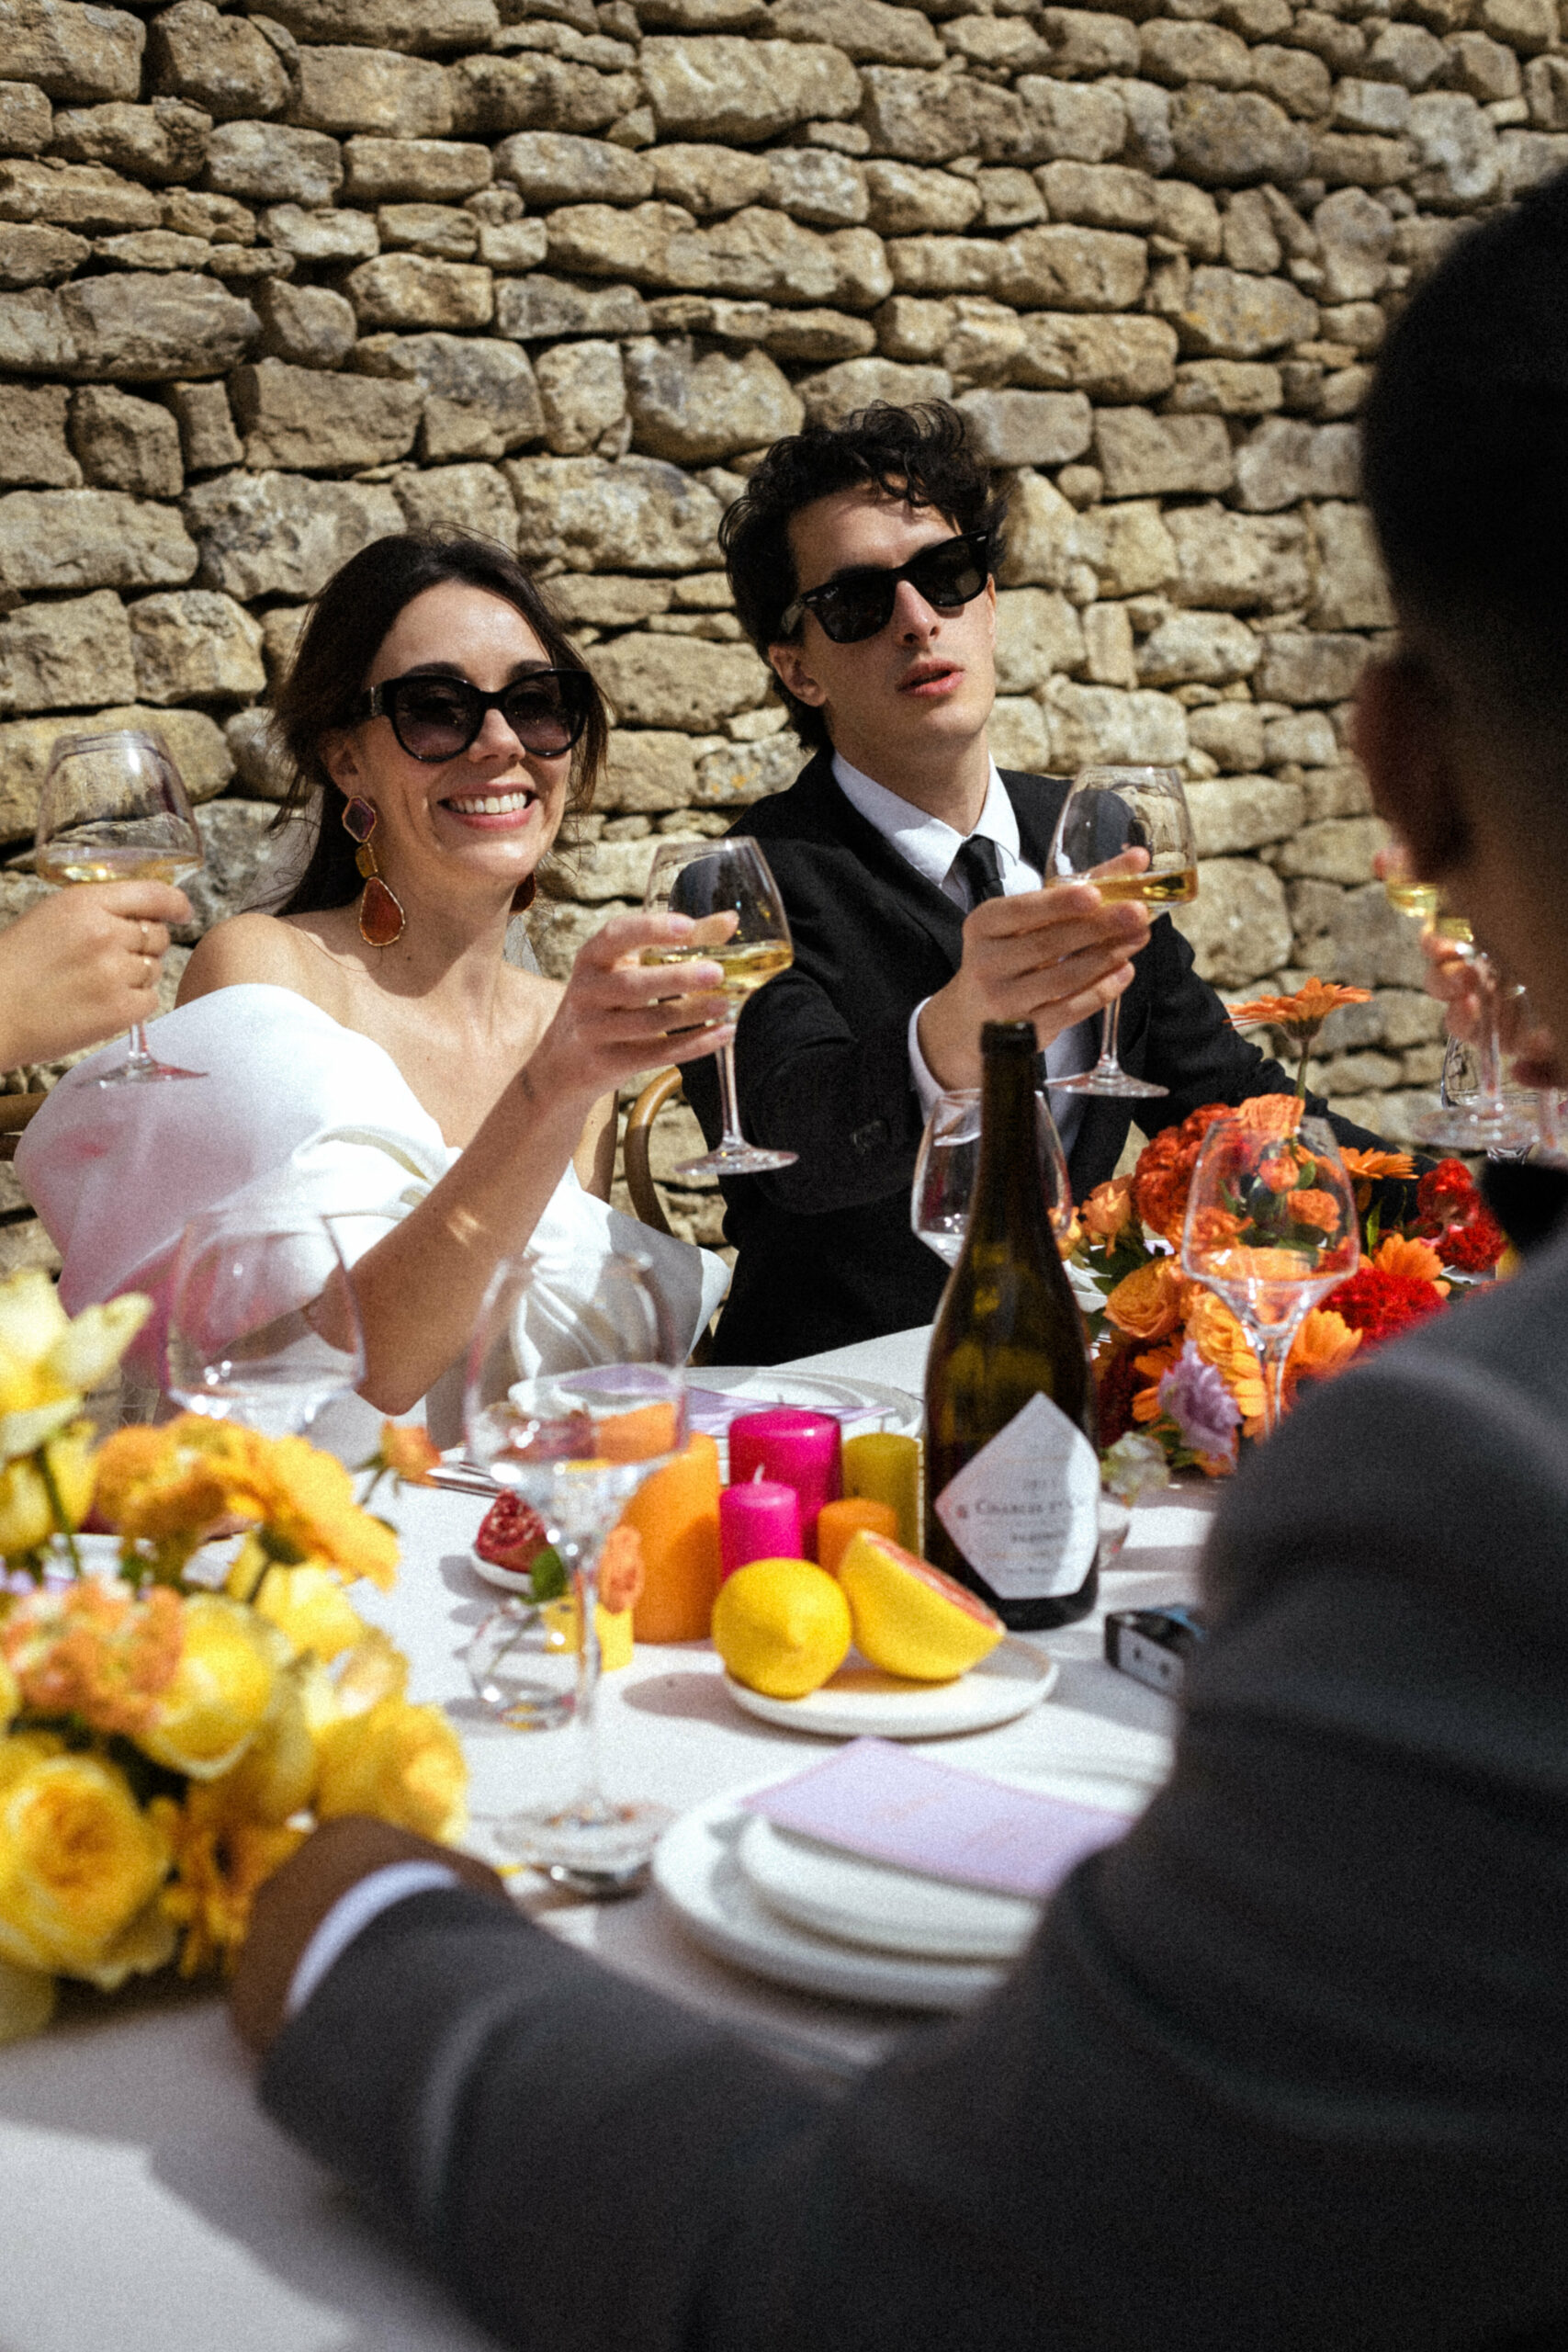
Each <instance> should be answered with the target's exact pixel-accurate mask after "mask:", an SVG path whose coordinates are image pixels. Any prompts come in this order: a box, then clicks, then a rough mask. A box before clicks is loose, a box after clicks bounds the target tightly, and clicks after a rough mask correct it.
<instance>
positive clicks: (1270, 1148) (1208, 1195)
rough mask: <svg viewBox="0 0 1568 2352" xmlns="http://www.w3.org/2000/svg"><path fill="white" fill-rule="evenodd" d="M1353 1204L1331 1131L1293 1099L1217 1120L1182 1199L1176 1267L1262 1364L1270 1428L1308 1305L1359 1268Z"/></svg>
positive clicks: (1263, 1099)
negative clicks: (1238, 1330)
mask: <svg viewBox="0 0 1568 2352" xmlns="http://www.w3.org/2000/svg"><path fill="white" fill-rule="evenodd" d="M1360 1254H1361V1248H1360V1227H1359V1222H1358V1219H1357V1216H1356V1198H1355V1193H1354V1191H1353V1189H1352V1187H1351V1184H1350V1180H1349V1178H1348V1175H1347V1174H1346V1172H1345V1164H1344V1162H1343V1160H1342V1159H1340V1157H1339V1148H1338V1146H1337V1144H1336V1142H1335V1140H1334V1131H1333V1129H1332V1128H1331V1127H1330V1126H1329V1125H1328V1124H1327V1122H1326V1121H1325V1120H1322V1119H1307V1118H1303V1117H1302V1116H1301V1105H1300V1103H1298V1102H1297V1101H1296V1100H1295V1098H1294V1097H1293V1096H1285V1095H1260V1096H1259V1097H1258V1104H1257V1107H1256V1108H1255V1107H1253V1106H1250V1105H1244V1106H1243V1108H1242V1110H1241V1112H1240V1113H1238V1114H1236V1115H1235V1116H1234V1117H1230V1118H1224V1119H1216V1120H1215V1121H1214V1124H1213V1126H1212V1127H1211V1128H1210V1129H1209V1131H1208V1133H1207V1134H1206V1135H1205V1136H1204V1137H1203V1143H1202V1148H1201V1150H1200V1152H1199V1154H1198V1160H1197V1165H1196V1166H1195V1167H1194V1169H1193V1170H1192V1183H1191V1189H1190V1192H1189V1193H1188V1195H1187V1224H1186V1228H1185V1230H1184V1232H1183V1234H1182V1238H1181V1266H1182V1271H1183V1272H1184V1273H1186V1274H1189V1275H1190V1277H1191V1278H1192V1280H1193V1281H1194V1282H1200V1283H1203V1284H1204V1285H1205V1287H1206V1288H1207V1289H1209V1290H1212V1291H1213V1292H1214V1293H1215V1295H1217V1296H1218V1297H1220V1298H1223V1299H1224V1303H1225V1305H1226V1306H1228V1307H1229V1308H1230V1310H1231V1312H1232V1314H1233V1315H1235V1317H1236V1319H1237V1320H1238V1322H1240V1323H1241V1324H1242V1325H1243V1326H1244V1327H1245V1329H1246V1330H1247V1337H1248V1338H1249V1339H1250V1340H1251V1341H1252V1344H1253V1348H1254V1350H1255V1351H1256V1352H1257V1355H1258V1362H1259V1363H1260V1364H1261V1365H1262V1367H1263V1397H1264V1404H1263V1423H1264V1429H1265V1430H1266V1431H1270V1430H1274V1429H1276V1428H1277V1427H1278V1426H1279V1421H1280V1413H1281V1411H1282V1409H1283V1403H1284V1379H1285V1360H1286V1358H1287V1357H1288V1356H1289V1354H1290V1352H1291V1342H1292V1340H1293V1339H1294V1338H1295V1335H1296V1329H1297V1327H1298V1326H1299V1324H1300V1323H1301V1321H1302V1318H1303V1316H1304V1315H1305V1314H1306V1312H1307V1309H1308V1308H1309V1307H1310V1306H1315V1305H1316V1304H1317V1301H1318V1300H1319V1299H1320V1298H1322V1297H1324V1296H1325V1294H1326V1293H1327V1292H1329V1291H1331V1290H1332V1289H1333V1288H1334V1286H1335V1284H1336V1283H1342V1282H1343V1281H1344V1280H1345V1278H1346V1276H1347V1275H1348V1274H1353V1273H1354V1272H1355V1271H1356V1267H1357V1265H1358V1263H1359V1260H1360Z"/></svg>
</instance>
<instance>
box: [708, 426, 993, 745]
mask: <svg viewBox="0 0 1568 2352" xmlns="http://www.w3.org/2000/svg"><path fill="white" fill-rule="evenodd" d="M863 484H870V485H872V486H873V487H874V488H875V489H877V490H880V491H884V492H886V494H887V496H888V497H889V498H899V499H903V500H905V501H906V502H907V503H908V504H909V505H911V506H931V507H934V508H935V509H936V511H937V513H938V514H939V515H946V517H947V518H948V520H949V521H950V522H951V523H953V525H954V526H955V527H956V528H957V529H958V530H960V531H963V532H972V531H989V532H990V533H991V534H992V536H993V538H994V539H995V540H996V542H997V545H996V548H995V550H994V555H993V562H995V560H998V558H999V556H1000V552H1001V549H1000V535H1001V526H1002V522H1003V519H1004V517H1005V515H1006V514H1007V492H1006V491H1005V490H998V489H996V488H994V487H993V485H992V481H991V477H990V475H989V473H988V472H987V469H986V468H985V467H984V466H983V465H982V464H981V463H980V460H979V459H978V458H976V455H975V453H974V451H973V449H971V447H970V446H969V441H968V436H967V434H966V432H965V430H964V419H963V418H962V417H961V416H960V415H959V413H958V412H957V410H956V409H953V408H949V407H948V406H947V404H946V402H945V401H929V402H926V403H924V404H922V405H921V406H920V407H919V408H895V407H894V406H893V405H892V403H891V402H890V401H874V402H873V404H872V405H871V407H870V408H866V409H862V410H860V411H859V413H857V414H856V415H854V416H852V417H849V418H847V419H846V421H845V422H844V423H843V424H831V425H829V424H813V425H808V426H807V429H806V431H805V432H804V433H795V434H792V435H791V436H790V437H789V439H788V440H786V441H775V442H774V444H773V447H772V448H771V449H770V450H769V451H768V454H767V456H766V457H765V458H763V459H762V462H761V465H760V466H759V467H758V468H757V469H756V471H755V473H754V474H753V475H752V476H751V478H750V481H749V482H748V483H747V485H746V490H745V494H744V495H743V496H742V497H740V498H738V499H737V500H736V502H735V504H734V505H733V506H732V507H731V508H730V509H729V512H728V514H727V515H726V516H725V518H724V520H723V522H722V523H721V524H720V526H719V533H718V537H719V544H720V546H721V547H722V548H723V549H724V558H725V562H726V563H727V565H728V569H729V584H730V587H731V589H732V591H733V592H734V596H735V610H736V613H737V615H738V616H739V621H740V626H741V628H743V629H744V630H745V631H746V634H747V636H748V637H749V638H750V640H751V642H752V644H753V645H754V646H755V647H756V649H757V650H758V652H759V653H760V654H761V656H762V659H763V661H764V662H765V661H766V660H767V658H768V648H769V646H770V645H776V644H777V643H778V642H779V621H780V618H781V617H782V616H783V614H784V610H785V608H786V607H787V606H788V605H791V604H792V603H793V602H794V600H795V590H796V587H797V585H798V582H797V581H796V578H795V550H794V548H792V547H791V545H790V540H789V526H790V520H791V517H792V516H794V515H798V514H799V513H800V511H801V509H802V507H804V506H810V505H813V504H814V503H816V501H817V500H818V499H819V498H830V497H831V496H832V495H833V493H834V492H835V491H840V490H855V489H858V488H860V487H861V486H862V485H863ZM773 683H774V689H775V691H776V692H777V694H778V695H780V696H781V698H782V699H783V701H784V706H785V707H786V708H787V710H788V712H789V716H790V724H791V725H792V726H793V727H794V729H795V733H796V734H797V735H798V736H799V738H800V740H801V741H802V742H803V743H805V744H806V745H807V746H808V748H810V749H811V750H813V751H815V750H818V749H820V748H822V747H824V746H825V745H826V744H827V742H828V741H829V736H828V729H827V724H826V722H825V720H824V718H823V717H822V713H821V712H820V711H819V710H814V709H813V708H812V707H811V706H810V704H809V703H804V702H798V701H796V699H795V695H792V694H791V693H790V691H789V689H788V687H787V686H785V685H784V682H783V680H782V679H779V678H776V677H775V679H774V682H773Z"/></svg>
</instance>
